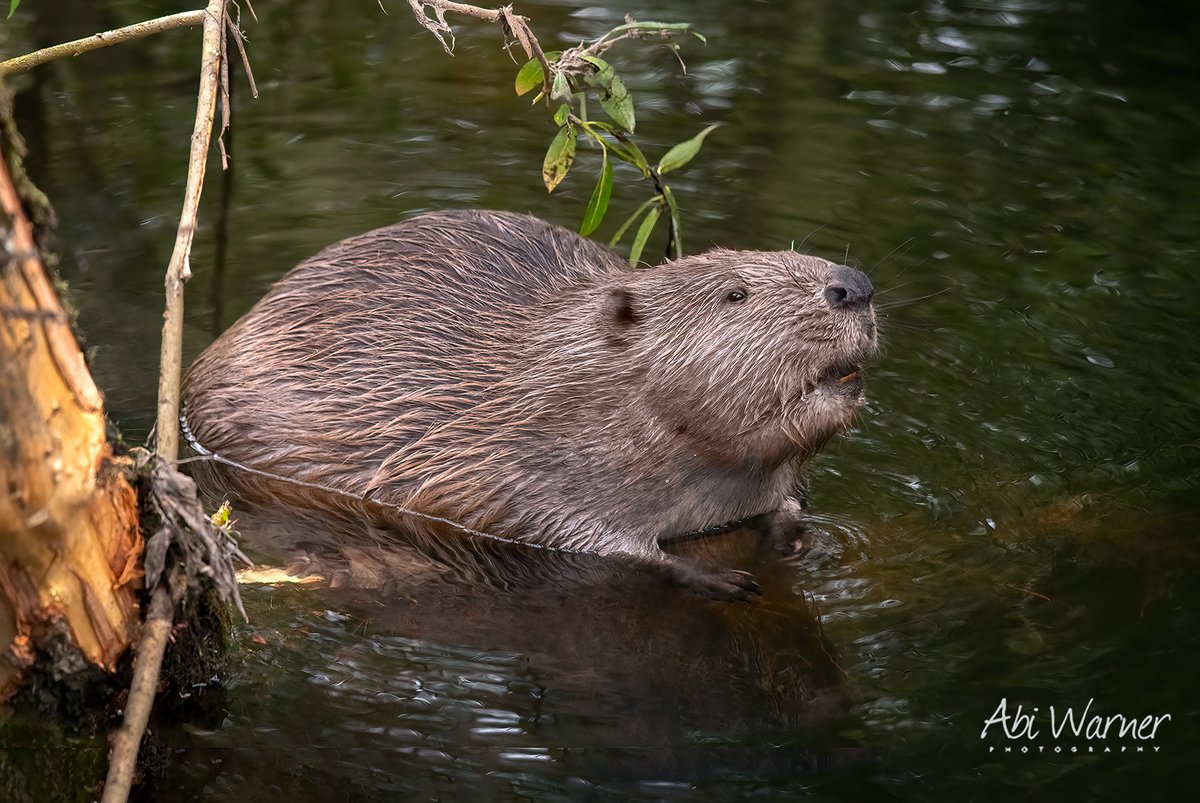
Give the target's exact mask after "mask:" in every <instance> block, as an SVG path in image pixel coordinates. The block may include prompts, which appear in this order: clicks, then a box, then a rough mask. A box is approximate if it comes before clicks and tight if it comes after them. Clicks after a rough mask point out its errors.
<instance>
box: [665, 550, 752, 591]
mask: <svg viewBox="0 0 1200 803" xmlns="http://www.w3.org/2000/svg"><path fill="white" fill-rule="evenodd" d="M664 568H665V569H666V570H667V573H668V575H669V576H670V578H671V579H672V580H674V581H675V582H676V583H678V584H679V585H681V586H683V587H684V588H686V589H687V590H688V591H692V592H694V593H696V594H700V595H701V596H704V597H708V598H709V599H717V600H722V601H733V600H741V601H743V602H749V601H750V600H753V599H755V598H756V597H757V596H758V595H759V594H761V593H762V588H760V587H759V585H758V581H757V580H755V579H754V575H752V574H750V573H749V572H743V571H739V570H738V569H718V568H716V567H712V566H700V565H698V564H695V563H692V562H690V561H687V560H683V559H681V558H676V557H674V556H670V557H669V559H668V560H667V561H666V562H665V563H664Z"/></svg>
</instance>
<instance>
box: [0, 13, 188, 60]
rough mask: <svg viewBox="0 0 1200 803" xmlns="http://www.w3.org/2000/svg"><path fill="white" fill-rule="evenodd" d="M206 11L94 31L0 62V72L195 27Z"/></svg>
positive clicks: (172, 15)
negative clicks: (163, 32)
mask: <svg viewBox="0 0 1200 803" xmlns="http://www.w3.org/2000/svg"><path fill="white" fill-rule="evenodd" d="M204 14H205V11H204V9H200V10H199V11H184V12H183V13H181V14H171V15H170V16H167V17H159V18H158V19H152V20H146V21H145V22H138V23H135V24H133V25H127V26H125V27H124V28H115V29H113V30H111V31H104V32H103V33H97V34H93V35H91V36H88V37H86V38H84V39H76V40H75V41H74V42H66V43H64V44H61V45H54V46H53V47H46V48H42V49H41V50H35V51H34V52H33V53H29V54H27V55H24V56H17V57H16V58H15V59H8V60H7V61H0V75H10V74H12V73H18V72H25V71H26V70H31V69H33V68H34V67H37V66H38V65H40V64H45V63H46V62H48V61H53V60H54V59H61V58H63V57H65V56H78V55H79V54H80V53H87V52H88V51H91V50H99V49H100V48H102V47H108V46H109V45H116V44H120V43H121V42H128V41H130V40H131V39H140V38H142V37H143V36H149V35H150V34H154V33H159V32H161V31H170V30H173V29H175V28H193V27H195V26H197V25H199V24H201V23H202V22H204Z"/></svg>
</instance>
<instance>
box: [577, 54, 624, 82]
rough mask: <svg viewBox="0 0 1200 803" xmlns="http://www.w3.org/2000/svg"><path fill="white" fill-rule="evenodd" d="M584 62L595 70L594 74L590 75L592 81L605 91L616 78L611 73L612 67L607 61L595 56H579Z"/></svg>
mask: <svg viewBox="0 0 1200 803" xmlns="http://www.w3.org/2000/svg"><path fill="white" fill-rule="evenodd" d="M580 58H582V59H583V60H584V61H586V62H587V63H588V64H591V65H592V66H593V67H595V68H596V72H595V73H594V74H593V75H592V81H593V82H594V83H597V84H599V85H600V86H602V87H604V88H605V89H607V88H608V87H609V85H610V84H612V79H613V78H615V77H616V74H615V73H614V72H613V68H612V65H611V64H609V63H608V62H607V61H605V60H604V59H601V58H597V57H596V56H587V55H580Z"/></svg>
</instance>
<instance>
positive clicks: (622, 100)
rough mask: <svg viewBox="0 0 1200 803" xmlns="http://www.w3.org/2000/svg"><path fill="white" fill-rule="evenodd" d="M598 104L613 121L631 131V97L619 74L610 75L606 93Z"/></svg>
mask: <svg viewBox="0 0 1200 803" xmlns="http://www.w3.org/2000/svg"><path fill="white" fill-rule="evenodd" d="M600 105H601V106H603V107H604V111H605V113H606V114H607V115H608V116H609V117H611V118H612V121H613V122H614V123H616V124H617V125H619V126H620V127H621V128H623V129H625V130H626V131H629V132H631V133H632V131H633V125H634V119H633V98H632V97H631V96H630V94H629V90H627V89H626V88H625V82H624V81H622V80H621V76H619V75H614V76H613V77H612V83H611V84H610V85H609V87H608V94H607V95H606V96H605V98H604V100H602V101H600Z"/></svg>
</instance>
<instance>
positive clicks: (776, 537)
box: [755, 500, 811, 557]
mask: <svg viewBox="0 0 1200 803" xmlns="http://www.w3.org/2000/svg"><path fill="white" fill-rule="evenodd" d="M755 525H756V527H757V529H758V530H759V532H760V533H761V534H762V538H763V541H764V542H765V543H767V544H769V545H770V546H772V547H774V548H775V549H776V550H777V551H778V552H780V553H782V554H784V555H789V556H797V557H799V556H802V555H803V554H804V553H805V552H807V551H808V550H809V548H810V546H811V545H810V544H809V543H808V539H806V538H805V534H806V532H807V531H808V527H807V526H806V525H805V523H804V514H803V512H802V511H801V509H800V505H799V503H794V502H792V501H791V500H789V502H788V503H786V504H785V505H784V506H783V507H781V508H780V509H779V510H776V511H773V512H771V513H767V514H765V515H763V516H760V517H759V519H758V521H757V522H755Z"/></svg>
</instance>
